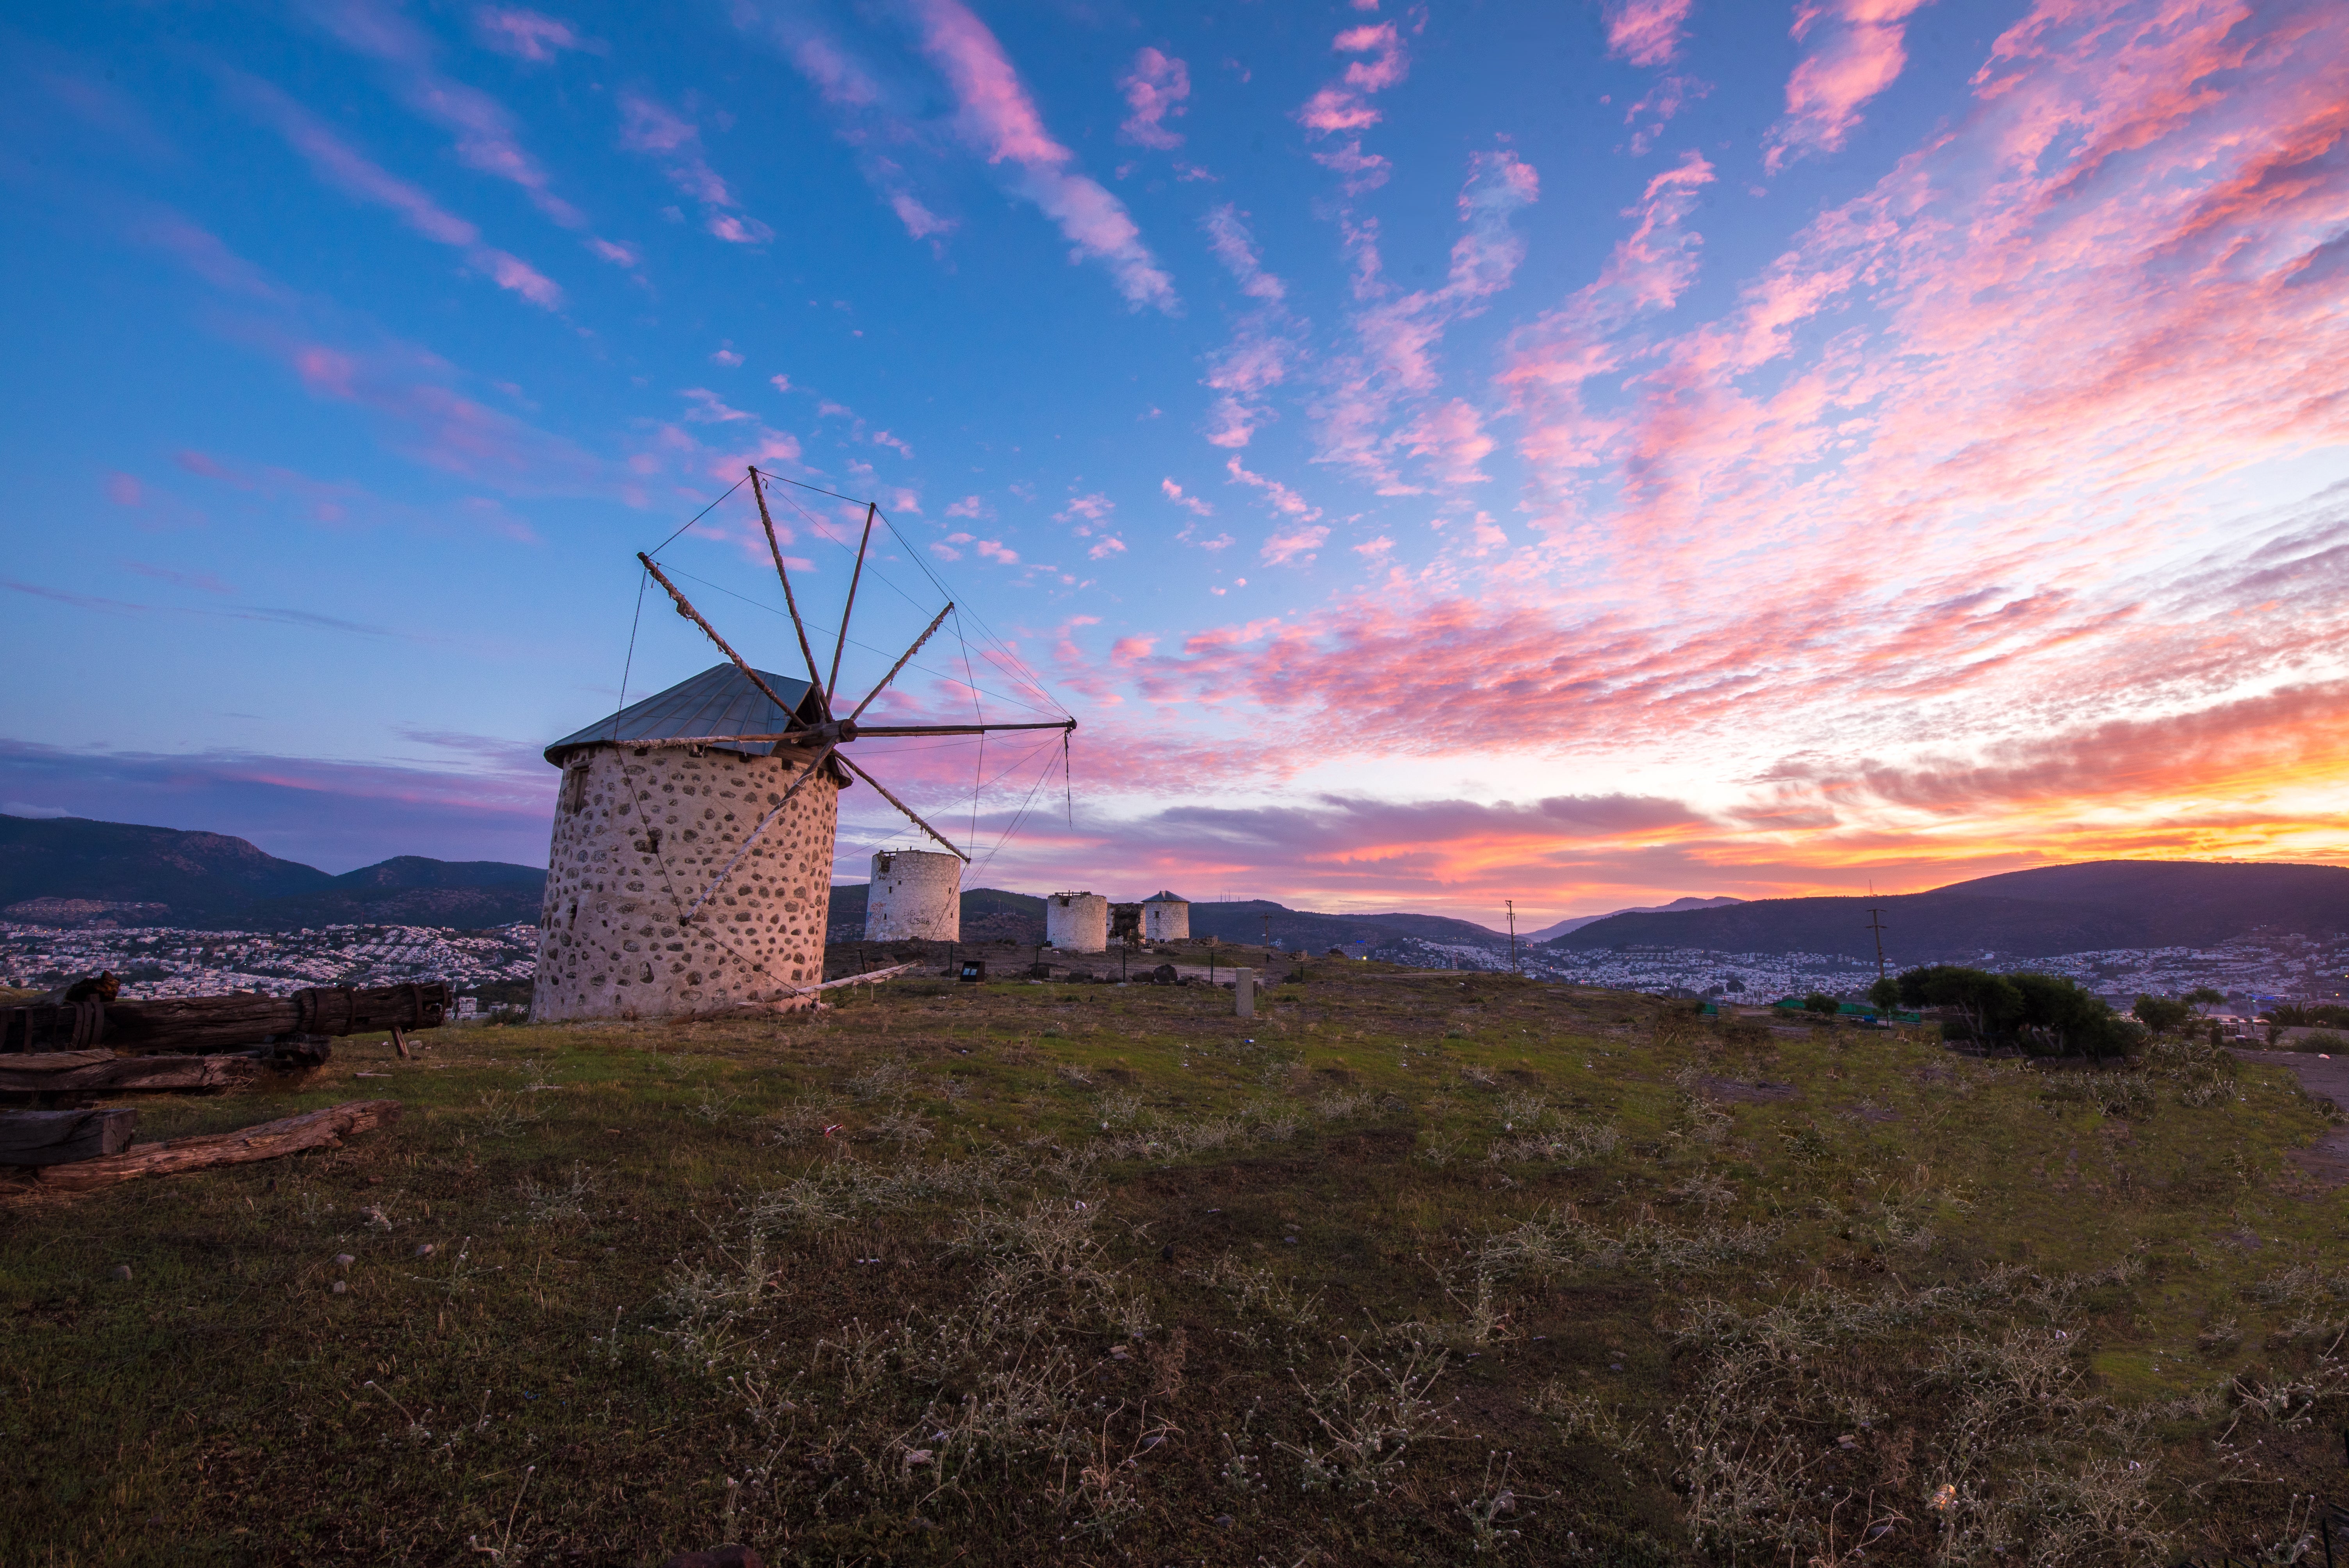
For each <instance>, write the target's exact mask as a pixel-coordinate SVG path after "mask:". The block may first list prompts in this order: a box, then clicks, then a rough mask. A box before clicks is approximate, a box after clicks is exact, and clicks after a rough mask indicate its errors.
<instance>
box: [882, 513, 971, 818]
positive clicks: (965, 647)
mask: <svg viewBox="0 0 2349 1568" xmlns="http://www.w3.org/2000/svg"><path fill="white" fill-rule="evenodd" d="M890 532H892V533H895V532H896V530H895V528H892V529H891V530H890ZM955 641H956V642H957V643H958V644H960V645H961V646H962V674H963V684H964V685H965V686H968V687H969V688H970V711H971V712H972V713H973V714H974V715H976V716H977V717H978V721H979V722H980V723H981V724H985V723H986V722H987V714H986V711H985V710H984V709H982V708H981V707H979V706H978V681H977V680H975V679H973V678H972V676H971V673H970V644H969V643H968V642H966V641H964V639H963V634H962V617H961V615H959V614H957V615H956V617H955ZM986 769H987V737H986V735H985V734H984V733H982V734H981V735H980V736H979V738H978V763H977V764H976V765H975V766H974V767H973V768H972V769H971V774H970V838H971V841H972V842H973V843H977V842H978V776H979V775H980V774H981V773H983V772H984V771H986Z"/></svg>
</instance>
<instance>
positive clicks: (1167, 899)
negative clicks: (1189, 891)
mask: <svg viewBox="0 0 2349 1568" xmlns="http://www.w3.org/2000/svg"><path fill="white" fill-rule="evenodd" d="M1142 902H1143V903H1190V902H1191V901H1190V900H1189V899H1187V898H1185V897H1184V896H1183V895H1182V894H1181V893H1177V892H1166V891H1165V890H1164V889H1163V888H1162V889H1160V890H1159V891H1158V892H1154V893H1152V894H1151V895H1150V896H1149V897H1148V898H1145V899H1143V901H1142Z"/></svg>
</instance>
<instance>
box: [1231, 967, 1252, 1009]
mask: <svg viewBox="0 0 2349 1568" xmlns="http://www.w3.org/2000/svg"><path fill="white" fill-rule="evenodd" d="M1232 1006H1233V1008H1234V1010H1235V1011H1237V1013H1238V1014H1239V1016H1241V1017H1243V1018H1253V1017H1255V1016H1256V971H1255V970H1253V969H1235V970H1233V971H1232Z"/></svg>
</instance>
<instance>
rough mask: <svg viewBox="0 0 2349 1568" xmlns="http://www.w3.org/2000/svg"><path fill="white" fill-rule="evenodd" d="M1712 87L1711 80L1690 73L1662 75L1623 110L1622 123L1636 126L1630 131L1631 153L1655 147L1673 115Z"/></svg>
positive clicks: (1636, 154)
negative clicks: (1700, 78)
mask: <svg viewBox="0 0 2349 1568" xmlns="http://www.w3.org/2000/svg"><path fill="white" fill-rule="evenodd" d="M1712 91H1713V84H1712V83H1711V82H1706V81H1699V80H1697V79H1696V78H1695V77H1664V78H1663V79H1662V80H1661V81H1660V82H1658V83H1657V84H1656V85H1655V86H1654V87H1652V88H1649V89H1648V91H1647V92H1646V94H1645V95H1643V96H1642V97H1641V98H1640V100H1639V102H1637V103H1635V104H1633V105H1632V106H1631V107H1630V108H1629V109H1626V110H1625V111H1624V113H1623V123H1624V124H1625V125H1628V126H1632V127H1635V128H1636V129H1633V131H1632V132H1631V141H1630V150H1631V155H1632V156H1633V157H1635V158H1638V157H1643V156H1645V155H1646V154H1647V153H1648V152H1649V151H1650V150H1652V149H1653V148H1654V147H1655V145H1656V141H1657V139H1658V138H1660V137H1661V136H1662V135H1663V133H1664V127H1665V126H1667V125H1669V124H1671V119H1672V117H1673V116H1674V115H1676V114H1678V113H1680V111H1681V110H1682V109H1683V108H1687V107H1688V105H1689V104H1690V103H1691V102H1692V101H1693V100H1695V99H1697V98H1703V97H1705V96H1707V95H1708V94H1710V93H1711V92H1712ZM1643 118H1645V119H1646V120H1647V123H1646V124H1644V125H1642V124H1640V120H1641V119H1643Z"/></svg>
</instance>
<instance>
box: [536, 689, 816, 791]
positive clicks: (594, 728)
mask: <svg viewBox="0 0 2349 1568" xmlns="http://www.w3.org/2000/svg"><path fill="white" fill-rule="evenodd" d="M759 678H760V679H761V680H762V681H765V682H766V683H767V685H768V686H771V687H773V688H774V693H775V695H776V696H779V697H781V698H782V699H783V700H784V701H785V702H788V703H792V704H793V705H795V706H804V705H805V702H806V698H807V696H808V693H809V692H810V691H811V690H812V689H813V688H812V686H810V685H809V684H808V683H807V682H806V681H795V680H793V679H792V678H791V677H790V676H779V675H775V674H772V673H771V672H770V671H767V670H761V671H760V672H759ZM789 722H790V716H789V715H788V714H786V713H785V712H784V711H783V710H782V709H781V708H779V707H776V706H775V705H774V704H773V703H771V702H770V701H768V700H767V694H766V693H765V692H762V691H761V690H760V689H759V688H758V687H757V686H752V685H751V684H750V680H749V678H748V677H746V676H744V675H743V674H742V672H741V671H740V670H738V669H736V668H735V667H734V666H733V665H730V664H725V665H710V666H709V668H708V669H706V670H704V671H702V672H701V673H700V674H699V675H698V676H694V677H693V678H692V679H690V680H682V681H679V682H678V683H677V685H675V686H671V687H669V688H668V689H667V691H664V692H655V693H654V694H653V695H652V696H648V697H647V698H645V699H644V700H643V701H642V702H632V703H630V704H629V705H628V706H627V707H624V708H622V709H621V710H620V711H619V712H617V713H616V714H613V715H611V716H610V717H605V718H599V719H597V720H596V721H595V723H593V724H591V725H589V726H587V727H585V728H584V729H579V730H574V731H573V732H572V733H571V734H569V735H566V736H564V738H562V739H560V740H558V741H555V742H554V743H553V744H552V745H550V746H548V747H547V748H546V759H547V760H548V761H549V762H552V763H554V764H555V766H557V767H561V766H562V763H563V754H564V752H565V751H568V750H570V749H572V748H574V747H580V746H615V745H625V744H626V743H627V742H629V741H642V740H682V739H685V738H688V737H690V736H696V735H773V734H775V733H777V732H778V731H780V730H782V729H783V728H785V727H788V725H789ZM775 746H776V743H775V742H773V741H746V742H742V743H740V744H736V745H730V746H726V747H722V748H716V749H720V750H726V751H738V752H740V753H742V754H743V755H744V756H746V757H771V756H772V755H773V754H774V750H775Z"/></svg>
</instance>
